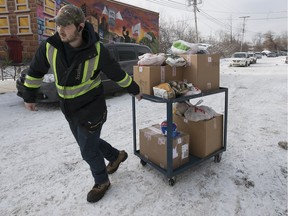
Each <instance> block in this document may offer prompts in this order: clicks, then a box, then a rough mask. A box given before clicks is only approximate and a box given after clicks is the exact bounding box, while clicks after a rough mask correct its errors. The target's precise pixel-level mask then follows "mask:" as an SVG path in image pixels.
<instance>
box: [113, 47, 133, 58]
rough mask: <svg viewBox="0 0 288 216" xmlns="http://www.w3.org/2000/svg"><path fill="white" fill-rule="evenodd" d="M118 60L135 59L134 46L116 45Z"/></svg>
mask: <svg viewBox="0 0 288 216" xmlns="http://www.w3.org/2000/svg"><path fill="white" fill-rule="evenodd" d="M117 49H118V55H119V61H129V60H135V59H137V57H136V53H135V50H134V47H117Z"/></svg>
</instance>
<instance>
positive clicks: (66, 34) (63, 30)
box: [57, 24, 81, 43]
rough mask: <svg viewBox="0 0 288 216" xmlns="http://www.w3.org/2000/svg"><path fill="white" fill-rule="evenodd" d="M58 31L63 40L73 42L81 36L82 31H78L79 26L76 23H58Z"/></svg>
mask: <svg viewBox="0 0 288 216" xmlns="http://www.w3.org/2000/svg"><path fill="white" fill-rule="evenodd" d="M57 31H58V33H59V35H60V38H61V40H62V42H64V43H72V42H74V41H76V40H77V39H79V37H81V33H80V32H78V31H77V28H76V26H75V25H74V24H70V25H67V26H61V25H57Z"/></svg>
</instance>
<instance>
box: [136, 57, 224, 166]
mask: <svg viewBox="0 0 288 216" xmlns="http://www.w3.org/2000/svg"><path fill="white" fill-rule="evenodd" d="M181 56H182V57H184V58H185V59H186V61H187V65H186V66H185V67H171V66H169V65H166V66H134V68H133V70H134V74H133V75H134V80H135V81H136V82H137V83H138V85H139V86H140V89H141V92H142V93H143V94H148V95H153V87H154V86H157V85H159V84H160V83H164V82H169V81H186V82H188V83H192V84H193V85H194V86H196V87H198V88H199V89H200V90H201V91H202V92H204V93H205V92H209V91H212V90H217V89H219V86H220V84H219V82H220V56H219V55H218V54H211V55H210V54H198V55H197V54H194V55H192V54H191V55H188V54H187V55H181ZM173 122H175V123H176V124H177V129H178V131H181V132H182V134H183V133H184V134H186V135H188V139H189V141H188V142H189V148H188V149H189V153H190V155H193V156H196V157H200V158H202V157H206V156H208V155H209V154H211V153H213V152H215V151H216V150H219V149H220V148H221V147H222V143H223V142H222V141H223V140H222V139H223V116H222V115H219V116H217V117H215V118H213V119H210V120H205V121H200V122H192V121H187V120H186V119H184V118H183V117H181V116H177V115H173ZM152 128H153V127H152ZM154 128H155V127H154ZM147 131H150V132H151V127H150V128H145V129H141V130H140V153H141V154H142V155H144V156H145V157H146V158H148V159H149V160H151V161H152V162H154V163H158V164H161V165H160V166H161V167H164V168H166V164H165V162H166V157H165V155H167V152H166V149H167V148H166V147H165V145H162V144H159V137H160V136H162V138H163V137H164V136H163V135H161V133H160V134H159V133H158V134H157V135H156V134H154V135H151V136H147V133H148V132H147ZM152 131H153V130H152ZM154 132H155V130H154ZM158 132H159V131H158ZM160 132H161V131H160ZM145 134H146V135H145ZM148 134H149V133H148ZM147 137H148V138H147ZM157 137H158V138H157ZM162 138H161V139H162ZM164 138H165V139H166V137H164ZM165 139H163V140H165ZM186 139H187V138H185V140H186ZM176 140H177V138H176ZM176 140H173V152H174V148H175V149H178V151H180V150H179V148H181V147H176V146H177V141H176ZM148 141H149V142H148ZM163 142H164V141H163ZM148 143H149V144H148ZM160 145H161V148H160ZM183 145H184V144H183V143H182V144H180V146H182V147H183ZM148 146H149V147H148ZM178 151H177V152H178ZM180 152H181V151H180ZM173 155H174V154H173ZM177 155H178V156H179V155H181V154H177ZM160 158H161V163H160V162H159V161H160ZM178 159H179V158H178ZM178 159H177V160H178ZM157 160H158V161H157ZM177 160H176V159H175V158H174V156H173V168H176V167H178V166H180V165H182V164H183V163H186V162H188V161H189V159H188V158H186V157H185V160H180V161H179V160H178V162H177ZM155 161H156V162H155Z"/></svg>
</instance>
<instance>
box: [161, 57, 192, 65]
mask: <svg viewBox="0 0 288 216" xmlns="http://www.w3.org/2000/svg"><path fill="white" fill-rule="evenodd" d="M165 62H166V63H167V64H168V65H170V66H171V67H183V66H185V65H186V63H187V62H186V60H185V59H184V58H183V57H180V56H177V55H170V56H168V57H167V58H166V60H165Z"/></svg>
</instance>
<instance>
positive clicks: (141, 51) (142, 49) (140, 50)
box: [136, 47, 151, 56]
mask: <svg viewBox="0 0 288 216" xmlns="http://www.w3.org/2000/svg"><path fill="white" fill-rule="evenodd" d="M136 49H137V51H138V56H141V55H144V54H145V53H150V52H151V51H150V50H149V49H148V48H147V47H136Z"/></svg>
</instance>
